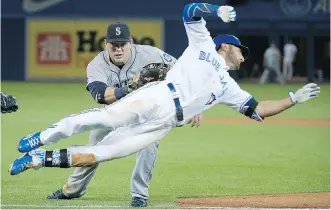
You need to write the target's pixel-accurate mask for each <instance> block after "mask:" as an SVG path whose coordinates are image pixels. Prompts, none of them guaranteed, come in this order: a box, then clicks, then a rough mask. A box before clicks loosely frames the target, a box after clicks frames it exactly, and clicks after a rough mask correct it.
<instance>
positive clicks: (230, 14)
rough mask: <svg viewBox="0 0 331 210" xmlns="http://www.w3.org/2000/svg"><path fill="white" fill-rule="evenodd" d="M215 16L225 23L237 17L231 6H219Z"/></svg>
mask: <svg viewBox="0 0 331 210" xmlns="http://www.w3.org/2000/svg"><path fill="white" fill-rule="evenodd" d="M217 14H218V16H219V17H220V18H221V19H222V20H223V22H225V23H228V22H230V21H235V20H236V16H237V13H236V10H234V8H233V7H231V6H220V7H219V9H218V12H217Z"/></svg>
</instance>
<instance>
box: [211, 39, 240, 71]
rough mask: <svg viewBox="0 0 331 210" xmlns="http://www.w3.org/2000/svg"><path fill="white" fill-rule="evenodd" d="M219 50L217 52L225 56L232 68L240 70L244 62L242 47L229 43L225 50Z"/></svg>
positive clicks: (227, 63)
mask: <svg viewBox="0 0 331 210" xmlns="http://www.w3.org/2000/svg"><path fill="white" fill-rule="evenodd" d="M222 51H223V52H221V50H218V51H217V53H218V54H220V55H222V56H223V57H224V60H225V63H226V65H227V66H229V68H230V70H239V68H240V65H241V63H242V62H244V57H243V55H242V52H241V49H240V48H239V47H237V46H234V45H230V44H229V45H228V48H227V49H226V51H225V50H222Z"/></svg>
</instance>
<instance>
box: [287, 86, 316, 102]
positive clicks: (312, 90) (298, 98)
mask: <svg viewBox="0 0 331 210" xmlns="http://www.w3.org/2000/svg"><path fill="white" fill-rule="evenodd" d="M320 92H321V88H320V87H319V86H318V85H316V84H315V83H309V84H307V85H305V86H303V87H302V88H300V89H299V90H297V92H295V93H294V92H292V91H290V92H289V93H288V94H289V96H290V98H291V101H292V103H293V104H297V103H303V102H305V101H308V100H309V99H311V98H315V97H317V96H318V94H319V93H320Z"/></svg>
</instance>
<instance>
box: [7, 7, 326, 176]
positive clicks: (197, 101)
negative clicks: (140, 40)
mask: <svg viewBox="0 0 331 210" xmlns="http://www.w3.org/2000/svg"><path fill="white" fill-rule="evenodd" d="M208 16H215V17H217V16H218V17H220V18H221V19H222V20H223V21H224V22H225V23H228V22H230V21H235V19H236V12H235V10H234V9H233V7H231V6H217V5H211V4H207V3H192V4H187V5H185V7H184V10H183V22H184V26H185V30H186V33H187V37H188V47H187V48H186V49H185V51H184V52H183V54H182V56H181V57H180V58H179V59H178V60H177V62H176V63H175V65H174V66H173V67H172V68H171V69H170V70H169V71H168V72H167V75H166V77H165V78H164V77H162V75H163V74H164V73H165V71H166V70H164V68H158V67H156V68H155V67H151V68H147V69H144V70H143V71H142V72H148V71H151V72H154V75H156V74H155V72H156V71H157V70H159V75H161V77H160V76H155V77H151V78H152V79H151V80H152V81H153V82H150V83H147V84H146V83H145V85H143V86H142V87H141V88H139V89H137V90H136V91H133V92H132V93H130V94H128V95H127V96H126V97H124V98H122V99H121V100H119V101H117V102H115V103H113V104H112V105H110V106H107V107H105V108H102V109H92V110H85V111H83V112H81V113H78V114H74V115H69V116H67V117H65V118H63V119H61V120H60V121H59V122H57V123H55V124H53V125H51V126H50V127H48V128H46V129H45V130H42V131H41V132H37V133H33V134H31V135H28V136H25V137H24V138H23V139H21V140H20V141H19V143H18V150H19V151H20V152H22V153H25V154H24V155H23V156H22V157H20V158H18V159H16V160H14V162H13V163H12V164H11V167H10V169H9V172H10V174H11V175H17V174H19V173H21V172H24V171H26V170H27V169H30V168H34V169H39V168H41V167H58V168H70V167H85V166H93V165H95V164H97V163H101V162H104V161H111V160H114V159H118V158H122V157H125V156H128V155H131V154H133V153H135V152H137V151H140V150H142V149H144V148H146V147H148V146H149V145H151V144H153V142H156V141H158V140H160V139H162V138H163V137H165V136H166V135H167V134H168V133H169V131H170V130H172V129H174V128H177V127H181V126H182V125H183V124H184V122H185V121H187V120H188V119H191V118H192V117H193V116H195V115H197V114H199V113H202V112H203V111H205V110H207V109H210V108H211V107H213V106H214V105H215V104H225V105H227V106H229V107H231V108H232V109H234V110H237V111H238V112H240V113H242V114H243V115H245V116H247V117H249V118H252V119H254V120H257V121H259V122H262V121H263V120H264V119H265V118H266V117H270V116H273V115H276V114H278V113H281V112H282V111H284V110H286V109H288V108H291V107H294V106H296V105H298V104H300V103H303V102H305V101H307V100H309V99H311V98H315V97H317V96H318V94H319V93H320V87H319V86H318V85H316V84H313V83H310V84H307V85H305V86H303V87H302V88H300V89H299V90H297V91H296V92H289V95H288V96H287V97H285V98H283V99H279V100H270V101H260V102H258V101H257V100H256V99H255V98H254V97H253V96H252V95H250V94H249V93H248V92H246V91H244V90H242V89H241V88H240V87H239V85H238V84H237V83H236V82H235V80H233V79H232V78H231V77H230V76H229V73H228V70H230V69H231V70H237V69H239V67H240V64H241V63H242V62H244V60H245V59H246V57H247V56H248V53H249V50H248V48H247V47H245V46H243V45H241V43H240V41H239V40H238V38H236V37H235V36H232V35H219V36H217V37H215V38H214V40H213V39H212V38H211V37H210V33H209V31H208V30H207V28H206V22H205V20H204V18H206V17H208ZM141 79H142V77H139V79H138V81H139V80H141ZM140 83H144V82H140ZM95 129H112V130H114V132H115V133H117V134H113V133H111V134H110V135H109V136H106V137H105V138H104V139H103V140H102V142H107V144H106V145H101V143H102V142H101V143H99V144H96V145H89V146H71V147H68V148H66V149H55V150H51V151H46V150H44V149H41V148H40V146H42V145H48V144H54V143H56V142H58V141H59V140H60V139H64V138H67V137H69V136H72V135H75V134H79V133H83V132H86V131H91V130H95ZM121 131H122V132H123V131H125V132H126V131H129V132H128V134H127V135H125V136H124V135H121V133H122V132H121ZM37 148H38V149H37Z"/></svg>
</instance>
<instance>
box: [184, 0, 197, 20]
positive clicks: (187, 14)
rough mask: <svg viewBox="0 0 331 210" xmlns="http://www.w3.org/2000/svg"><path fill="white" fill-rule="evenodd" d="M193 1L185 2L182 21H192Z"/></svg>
mask: <svg viewBox="0 0 331 210" xmlns="http://www.w3.org/2000/svg"><path fill="white" fill-rule="evenodd" d="M194 5H195V3H190V4H186V5H185V6H184V9H183V20H184V22H188V21H192V15H193V7H194Z"/></svg>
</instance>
